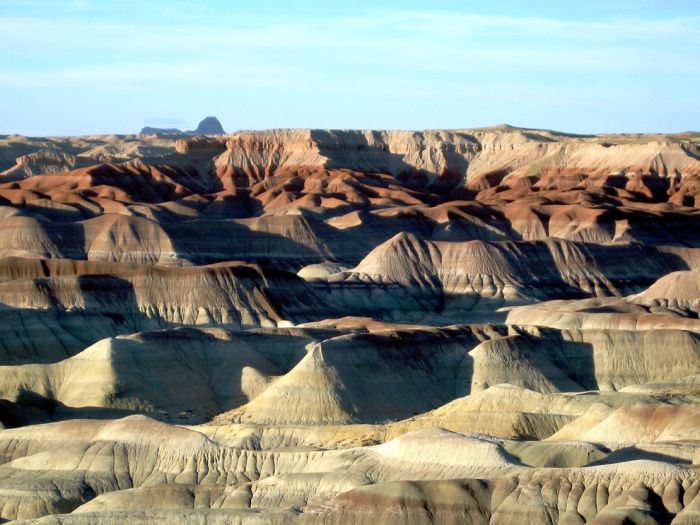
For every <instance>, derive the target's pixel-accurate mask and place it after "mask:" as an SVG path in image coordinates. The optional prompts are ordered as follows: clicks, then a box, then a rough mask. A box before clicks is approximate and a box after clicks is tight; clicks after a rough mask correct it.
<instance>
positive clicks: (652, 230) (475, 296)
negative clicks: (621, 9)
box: [0, 126, 700, 525]
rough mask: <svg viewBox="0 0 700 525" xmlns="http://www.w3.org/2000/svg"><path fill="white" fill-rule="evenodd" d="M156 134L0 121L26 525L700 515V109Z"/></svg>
mask: <svg viewBox="0 0 700 525" xmlns="http://www.w3.org/2000/svg"><path fill="white" fill-rule="evenodd" d="M207 129H209V128H207ZM212 129H214V130H215V131H213V132H211V133H216V132H218V130H216V128H212ZM145 131H151V132H152V133H150V134H149V133H142V134H139V135H128V136H116V135H114V136H91V137H47V138H28V137H21V136H14V135H13V136H2V137H0V315H1V317H0V319H1V321H0V421H1V422H2V430H0V458H1V462H0V521H1V522H14V523H36V524H93V523H96V524H105V525H106V524H122V523H137V524H151V523H200V524H211V525H213V524H218V523H280V524H288V523H299V524H319V525H320V524H334V523H357V524H361V523H369V524H377V523H406V524H408V523H411V524H414V523H415V524H418V523H473V524H492V525H517V524H532V525H535V524H540V523H541V524H560V525H581V524H598V525H616V524H620V525H622V524H638V525H650V524H673V525H690V524H697V523H700V319H699V315H700V234H699V233H698V232H700V212H699V211H698V209H699V208H700V134H693V133H685V134H676V135H596V136H578V135H569V134H564V133H557V132H553V131H543V130H529V129H518V128H512V127H509V126H499V127H494V128H486V129H469V130H458V131H424V132H410V131H330V130H301V129H298V130H270V131H253V132H236V133H231V134H221V135H201V134H198V132H197V131H195V132H191V133H189V134H185V133H177V134H173V133H158V130H145ZM166 131H167V130H166ZM200 131H201V130H200Z"/></svg>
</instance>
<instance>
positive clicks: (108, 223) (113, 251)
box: [82, 214, 179, 265]
mask: <svg viewBox="0 0 700 525" xmlns="http://www.w3.org/2000/svg"><path fill="white" fill-rule="evenodd" d="M82 224H83V232H84V235H85V254H86V258H87V259H91V260H97V261H123V262H131V263H136V264H141V265H151V264H161V265H175V264H177V263H178V259H179V256H178V254H177V251H176V248H175V246H173V243H172V241H171V239H170V238H169V236H168V234H167V233H166V232H165V230H163V228H162V227H161V226H160V225H159V224H158V223H156V222H154V221H151V220H148V219H144V218H140V217H127V216H125V215H120V214H107V215H102V216H101V217H97V218H95V219H90V220H88V221H85V222H83V223H82Z"/></svg>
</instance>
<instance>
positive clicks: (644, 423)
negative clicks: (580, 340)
mask: <svg viewBox="0 0 700 525" xmlns="http://www.w3.org/2000/svg"><path fill="white" fill-rule="evenodd" d="M549 439H552V440H558V439H579V440H582V441H597V442H607V443H613V442H618V443H648V442H656V441H683V440H698V439H700V406H682V405H681V406H675V405H657V406H651V405H631V406H625V407H621V408H618V409H616V410H614V411H612V412H610V411H608V410H603V409H601V407H592V408H591V410H589V411H588V412H587V413H586V414H584V415H583V416H582V417H581V418H579V419H577V420H575V421H572V422H571V423H569V424H568V425H566V426H565V427H563V428H562V429H561V430H559V431H558V432H557V433H556V434H554V435H552V436H551V437H550V438H549Z"/></svg>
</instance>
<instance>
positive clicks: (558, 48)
mask: <svg viewBox="0 0 700 525" xmlns="http://www.w3.org/2000/svg"><path fill="white" fill-rule="evenodd" d="M329 4H330V5H329ZM580 4H581V2H573V1H568V0H560V1H558V2H554V1H542V2H536V1H514V0H513V1H496V0H493V1H488V2H487V1H478V0H475V1H468V0H463V1H459V2H457V1H454V2H451V1H445V2H438V1H436V2H433V3H428V2H418V1H413V0H406V1H401V2H398V1H397V2H381V1H374V2H371V1H356V2H350V1H346V2H328V1H325V2H320V1H304V0H298V1H296V2H289V1H286V2H282V1H264V0H258V1H254V2H251V1H250V0H248V1H246V2H239V1H233V0H232V1H215V0H212V1H200V2H193V1H184V0H141V1H138V2H136V1H134V2H130V1H126V0H121V1H117V0H65V1H63V0H0V46H2V47H1V48H2V50H3V52H2V53H1V54H0V133H21V134H25V135H49V134H54V135H67V134H91V133H130V132H137V131H138V130H139V129H140V128H141V127H142V126H144V125H155V126H163V127H180V128H183V129H191V128H193V127H194V126H196V124H197V122H198V121H199V120H200V119H201V118H203V117H204V116H207V115H216V116H218V117H219V119H220V120H221V122H222V123H223V125H224V128H225V129H226V130H227V131H232V130H236V129H265V128H276V127H323V128H391V129H396V128H402V129H425V128H465V127H478V126H486V125H492V124H498V123H503V122H507V123H510V124H513V125H517V126H524V127H535V128H550V129H558V130H562V131H570V132H582V133H588V132H624V131H627V132H631V131H639V132H657V131H658V132H672V131H682V130H689V129H699V128H700V104H698V96H697V92H698V91H700V90H699V88H698V85H699V84H700V52H699V50H700V2H698V1H696V0H677V1H674V0H658V1H644V0H618V1H616V0H610V1H595V0H593V1H587V2H585V7H582V6H581V5H580Z"/></svg>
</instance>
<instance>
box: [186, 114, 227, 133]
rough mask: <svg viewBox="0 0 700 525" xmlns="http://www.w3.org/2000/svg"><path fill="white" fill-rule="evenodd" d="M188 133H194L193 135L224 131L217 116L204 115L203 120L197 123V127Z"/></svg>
mask: <svg viewBox="0 0 700 525" xmlns="http://www.w3.org/2000/svg"><path fill="white" fill-rule="evenodd" d="M188 133H194V134H195V135H223V134H224V133H226V132H225V131H224V128H223V126H222V125H221V122H219V119H218V118H216V117H205V118H204V120H202V121H201V122H200V123H199V125H198V126H197V129H195V130H194V131H190V132H188Z"/></svg>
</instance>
